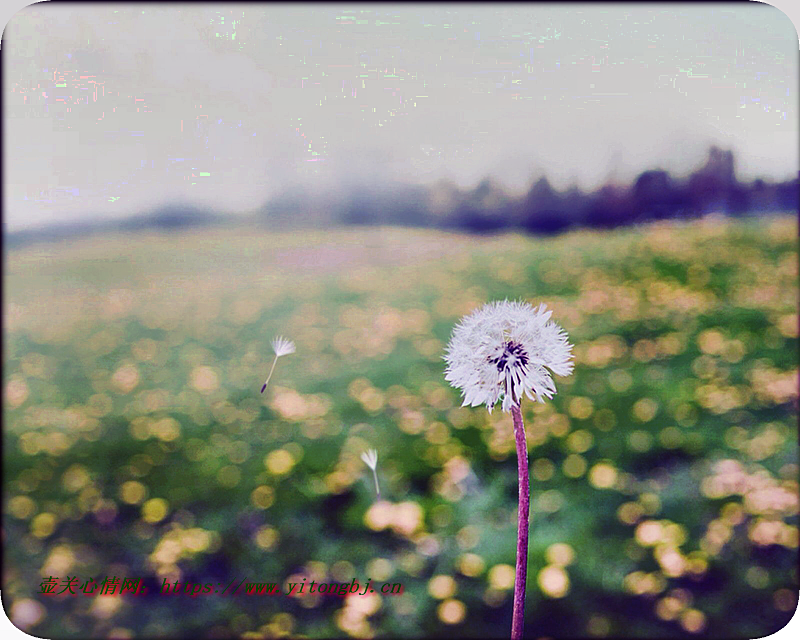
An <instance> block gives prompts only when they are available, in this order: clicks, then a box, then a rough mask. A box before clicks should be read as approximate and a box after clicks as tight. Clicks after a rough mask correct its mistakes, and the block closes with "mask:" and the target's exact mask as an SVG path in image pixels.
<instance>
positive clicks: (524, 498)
mask: <svg viewBox="0 0 800 640" xmlns="http://www.w3.org/2000/svg"><path fill="white" fill-rule="evenodd" d="M511 416H512V417H513V418H514V438H515V439H516V442H517V469H518V471H519V514H518V522H517V570H516V576H515V580H514V614H513V617H512V618H511V640H520V638H522V628H523V626H524V624H525V583H526V581H527V576H528V527H529V524H528V523H529V520H528V518H529V512H530V501H531V494H530V480H529V477H528V445H527V442H526V440H525V425H524V424H523V422H522V413H521V412H520V410H519V406H512V407H511Z"/></svg>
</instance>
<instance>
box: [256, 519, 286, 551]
mask: <svg viewBox="0 0 800 640" xmlns="http://www.w3.org/2000/svg"><path fill="white" fill-rule="evenodd" d="M279 537H280V536H279V535H278V530H277V529H275V527H270V526H268V525H265V526H263V527H259V529H258V531H256V534H255V542H256V544H257V545H258V546H259V547H260V548H262V549H264V550H265V551H270V550H271V549H273V548H274V547H275V545H276V544H278V539H279Z"/></svg>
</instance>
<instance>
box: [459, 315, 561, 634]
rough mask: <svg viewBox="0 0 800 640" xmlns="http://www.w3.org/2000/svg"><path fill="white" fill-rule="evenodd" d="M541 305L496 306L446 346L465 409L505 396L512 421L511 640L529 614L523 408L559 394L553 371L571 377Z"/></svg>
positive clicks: (462, 326) (556, 331)
mask: <svg viewBox="0 0 800 640" xmlns="http://www.w3.org/2000/svg"><path fill="white" fill-rule="evenodd" d="M551 314H552V312H551V311H546V310H545V306H544V305H543V304H541V305H539V306H538V307H537V308H534V307H533V306H531V305H530V304H528V303H527V302H509V301H508V300H505V301H503V302H492V303H489V304H487V305H484V306H483V307H481V308H480V309H478V310H477V311H475V312H474V313H472V314H471V315H469V316H467V317H465V318H463V319H462V320H461V322H459V324H458V325H457V326H456V327H455V329H453V336H452V338H451V339H450V344H448V345H447V354H446V355H445V361H446V362H447V371H446V372H445V379H446V380H447V381H448V382H449V383H450V384H451V385H453V386H454V387H455V388H456V389H461V391H462V393H463V395H464V402H463V404H462V406H466V405H470V406H473V407H476V406H478V405H481V404H486V408H487V409H488V410H489V412H490V413H491V411H492V409H493V408H494V405H495V404H497V402H498V400H500V399H501V398H502V401H503V404H502V406H503V411H510V412H511V416H512V418H513V419H514V438H515V440H516V445H517V470H518V473H519V512H518V526H517V568H516V573H515V580H514V609H513V617H512V619H511V638H512V640H519V639H520V638H522V629H523V625H524V621H525V620H524V615H525V582H526V580H527V575H528V527H529V516H530V499H531V496H530V480H529V475H528V445H527V442H526V441H525V425H524V424H523V422H522V412H521V411H520V408H519V405H520V402H521V400H522V396H523V394H524V395H526V396H528V397H529V398H530V399H531V400H533V399H536V400H537V401H539V402H544V400H543V397H547V398H552V397H553V395H554V394H555V392H556V387H555V384H553V379H552V377H551V376H550V372H549V371H548V369H549V370H550V371H552V372H553V373H555V374H556V375H560V376H568V375H569V374H571V373H572V368H573V364H572V362H571V361H570V360H571V358H572V345H571V344H570V343H569V342H568V341H567V334H566V333H565V332H564V330H563V329H562V328H561V327H559V326H558V325H557V324H556V323H555V322H550V315H551Z"/></svg>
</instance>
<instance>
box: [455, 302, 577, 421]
mask: <svg viewBox="0 0 800 640" xmlns="http://www.w3.org/2000/svg"><path fill="white" fill-rule="evenodd" d="M551 314H552V311H547V309H546V307H545V305H543V304H540V305H539V306H538V307H533V306H532V305H530V304H528V303H527V302H517V301H514V302H509V301H508V300H505V301H502V302H499V301H498V302H490V303H489V304H486V305H484V306H483V307H481V308H480V309H477V310H476V311H474V312H473V313H472V314H470V315H468V316H465V317H464V318H462V319H461V321H460V322H459V323H458V324H457V325H456V327H455V328H454V329H453V335H452V337H451V339H450V343H449V344H448V345H447V350H446V354H445V358H444V359H445V361H446V362H447V370H446V372H445V379H446V380H447V381H448V382H449V383H450V384H451V385H452V386H453V387H455V388H456V389H460V390H461V392H462V393H463V395H464V402H463V405H462V406H467V405H469V406H472V407H476V406H478V405H481V404H485V405H486V408H487V409H488V410H489V411H490V412H491V411H492V409H493V408H494V405H495V404H497V402H498V401H499V400H501V399H502V407H503V411H511V407H512V406H519V402H520V400H521V399H522V396H523V394H524V395H526V396H528V397H529V398H530V399H531V400H537V401H538V402H544V398H552V397H553V395H554V394H555V393H556V387H555V384H554V382H553V379H552V376H551V372H552V373H555V374H556V375H559V376H568V375H570V374H571V373H572V369H573V363H572V361H571V360H572V345H571V344H570V343H569V341H568V339H567V334H566V332H565V331H564V330H563V329H562V328H561V327H560V326H558V325H557V324H556V323H555V322H551V321H550V316H551ZM548 370H549V371H548Z"/></svg>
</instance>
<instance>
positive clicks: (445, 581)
mask: <svg viewBox="0 0 800 640" xmlns="http://www.w3.org/2000/svg"><path fill="white" fill-rule="evenodd" d="M456 587H457V585H456V581H455V580H453V578H452V576H444V575H439V576H433V577H432V578H431V579H430V580H429V581H428V593H430V594H431V595H432V596H433V597H434V598H436V599H437V600H445V599H446V598H451V597H453V596H454V595H455V593H456Z"/></svg>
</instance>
